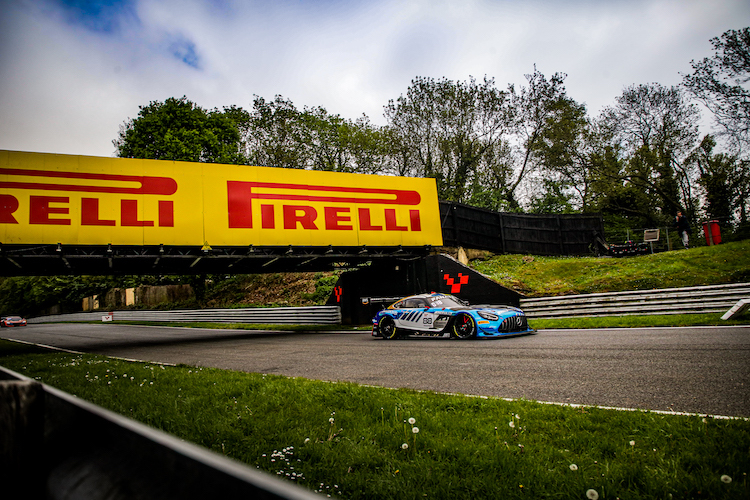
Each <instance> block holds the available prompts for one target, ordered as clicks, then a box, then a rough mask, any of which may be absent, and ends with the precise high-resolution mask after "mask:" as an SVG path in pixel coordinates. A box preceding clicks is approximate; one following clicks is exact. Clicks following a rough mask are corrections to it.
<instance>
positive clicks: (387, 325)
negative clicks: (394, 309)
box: [378, 316, 398, 340]
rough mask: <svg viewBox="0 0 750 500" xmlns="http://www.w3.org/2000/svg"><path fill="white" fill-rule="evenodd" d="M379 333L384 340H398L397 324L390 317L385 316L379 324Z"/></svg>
mask: <svg viewBox="0 0 750 500" xmlns="http://www.w3.org/2000/svg"><path fill="white" fill-rule="evenodd" d="M378 331H379V332H380V336H381V337H383V338H384V339H388V340H393V339H397V338H398V330H397V329H396V322H395V321H393V318H391V317H390V316H383V317H382V318H380V321H379V322H378Z"/></svg>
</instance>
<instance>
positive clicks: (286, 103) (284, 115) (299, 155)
mask: <svg viewBox="0 0 750 500" xmlns="http://www.w3.org/2000/svg"><path fill="white" fill-rule="evenodd" d="M304 136H305V130H304V125H303V119H302V113H301V112H300V111H299V110H298V109H297V108H296V107H295V106H294V104H293V103H292V101H290V100H289V99H284V98H283V97H282V96H280V95H277V96H276V97H275V98H274V100H273V101H270V102H269V101H266V100H265V99H264V98H262V97H259V96H255V99H254V100H253V111H252V113H251V114H250V121H249V126H248V128H247V130H246V132H245V135H244V137H243V138H244V143H245V147H246V148H247V149H246V156H247V158H248V160H249V163H251V164H253V165H265V166H273V167H281V168H305V166H306V165H307V163H308V156H309V152H308V148H307V146H306V144H305V141H304Z"/></svg>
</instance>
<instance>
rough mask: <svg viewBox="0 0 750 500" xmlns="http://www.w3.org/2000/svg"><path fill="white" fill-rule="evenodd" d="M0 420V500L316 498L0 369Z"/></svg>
mask: <svg viewBox="0 0 750 500" xmlns="http://www.w3.org/2000/svg"><path fill="white" fill-rule="evenodd" d="M0 417H1V418H0V421H1V422H2V424H3V425H0V444H1V446H0V481H1V482H0V484H2V488H1V491H2V498H7V499H12V498H24V499H84V498H85V499H87V500H98V499H105V498H106V499H120V498H121V499H125V498H128V499H141V500H145V499H160V500H162V499H166V500H171V499H175V500H177V499H179V500H188V499H196V500H197V499H200V500H203V499H206V498H222V499H235V498H236V499H240V498H242V499H247V498H259V499H288V500H312V499H315V498H320V496H318V495H316V494H314V493H313V492H311V491H309V490H306V489H303V488H301V487H299V486H297V485H294V484H292V483H289V482H286V481H282V480H280V479H278V478H276V477H275V476H272V475H270V474H267V473H265V472H261V471H258V470H256V469H252V468H249V467H247V466H246V465H244V464H241V463H239V462H235V461H233V460H230V459H227V458H226V457H223V456H221V455H218V454H216V453H213V452H211V451H209V450H207V449H204V448H200V447H198V446H195V445H193V444H190V443H186V442H185V441H182V440H180V439H177V438H175V437H173V436H170V435H168V434H165V433H163V432H161V431H158V430H155V429H152V428H150V427H147V426H145V425H143V424H140V423H138V422H135V421H133V420H130V419H127V418H125V417H123V416H121V415H117V414H115V413H112V412H110V411H107V410H105V409H103V408H100V407H98V406H95V405H93V404H90V403H87V402H85V401H81V400H80V399H78V398H76V397H73V396H71V395H69V394H66V393H64V392H62V391H59V390H57V389H54V388H52V387H49V386H46V385H43V384H41V383H39V382H36V381H34V380H31V379H29V378H27V377H24V376H22V375H19V374H17V373H14V372H12V371H10V370H6V369H4V368H2V367H0Z"/></svg>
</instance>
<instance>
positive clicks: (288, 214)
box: [284, 205, 318, 229]
mask: <svg viewBox="0 0 750 500" xmlns="http://www.w3.org/2000/svg"><path fill="white" fill-rule="evenodd" d="M300 212H301V213H300ZM317 218H318V212H316V211H315V209H314V208H313V207H308V206H305V205H284V229H297V223H298V222H299V223H300V224H301V225H302V229H318V228H317V227H316V226H315V219H317Z"/></svg>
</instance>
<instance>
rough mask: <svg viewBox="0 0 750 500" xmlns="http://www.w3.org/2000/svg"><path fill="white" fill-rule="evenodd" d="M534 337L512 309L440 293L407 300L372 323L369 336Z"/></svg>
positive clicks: (404, 299) (383, 313) (394, 306)
mask: <svg viewBox="0 0 750 500" xmlns="http://www.w3.org/2000/svg"><path fill="white" fill-rule="evenodd" d="M530 333H536V331H535V330H533V329H531V328H529V325H528V323H527V321H526V315H525V314H524V313H523V311H521V310H520V309H518V308H515V307H511V306H474V307H472V306H470V305H468V304H467V303H466V302H464V301H462V300H460V299H458V298H456V297H454V296H452V295H446V294H443V293H425V294H421V295H412V296H411V297H406V298H403V299H401V300H399V301H398V302H396V303H395V304H392V305H390V306H388V308H387V309H383V310H382V311H379V312H378V313H377V314H376V315H375V317H374V318H373V319H372V335H373V336H380V337H383V338H384V339H398V338H403V337H408V336H412V335H414V336H423V337H452V338H458V339H471V338H476V337H501V336H503V337H505V336H509V335H526V334H530Z"/></svg>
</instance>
